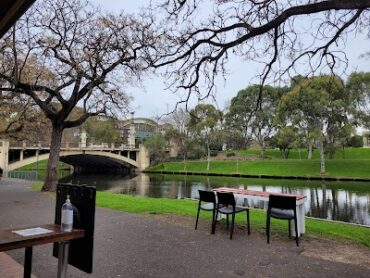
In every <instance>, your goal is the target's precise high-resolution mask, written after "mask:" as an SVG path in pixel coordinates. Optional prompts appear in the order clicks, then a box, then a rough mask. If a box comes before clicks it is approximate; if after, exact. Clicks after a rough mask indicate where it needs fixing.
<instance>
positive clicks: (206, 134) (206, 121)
mask: <svg viewBox="0 0 370 278" xmlns="http://www.w3.org/2000/svg"><path fill="white" fill-rule="evenodd" d="M221 119H222V112H221V111H219V110H218V109H217V108H216V107H214V106H213V105H212V104H198V105H197V106H195V108H194V109H192V110H191V111H190V119H189V122H188V128H189V129H190V131H191V132H192V134H193V136H194V138H196V139H198V140H200V141H201V142H202V143H204V145H205V148H206V151H207V171H209V168H210V161H211V148H210V147H211V143H212V140H211V139H212V138H213V136H211V133H212V132H213V131H214V130H215V129H216V128H217V127H218V126H220V123H221Z"/></svg>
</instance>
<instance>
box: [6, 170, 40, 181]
mask: <svg viewBox="0 0 370 278" xmlns="http://www.w3.org/2000/svg"><path fill="white" fill-rule="evenodd" d="M3 176H4V177H5V178H10V179H21V180H30V181H36V180H38V173H37V171H4V173H3Z"/></svg>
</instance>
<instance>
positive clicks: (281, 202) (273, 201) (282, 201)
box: [269, 195, 296, 209]
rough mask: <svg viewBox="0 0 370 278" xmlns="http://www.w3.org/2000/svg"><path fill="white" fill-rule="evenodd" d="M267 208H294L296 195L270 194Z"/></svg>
mask: <svg viewBox="0 0 370 278" xmlns="http://www.w3.org/2000/svg"><path fill="white" fill-rule="evenodd" d="M269 208H279V209H295V208H296V197H295V196H283V195H270V196H269Z"/></svg>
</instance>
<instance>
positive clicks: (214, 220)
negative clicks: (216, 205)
mask: <svg viewBox="0 0 370 278" xmlns="http://www.w3.org/2000/svg"><path fill="white" fill-rule="evenodd" d="M215 216H216V213H215V210H213V211H212V225H211V234H214V233H215V230H216V217H215Z"/></svg>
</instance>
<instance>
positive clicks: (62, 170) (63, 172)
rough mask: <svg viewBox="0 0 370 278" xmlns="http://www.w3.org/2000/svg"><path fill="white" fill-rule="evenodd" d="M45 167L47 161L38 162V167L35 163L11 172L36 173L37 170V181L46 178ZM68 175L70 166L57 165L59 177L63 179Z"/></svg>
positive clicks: (61, 163)
mask: <svg viewBox="0 0 370 278" xmlns="http://www.w3.org/2000/svg"><path fill="white" fill-rule="evenodd" d="M47 166H48V164H47V160H40V161H39V163H38V165H37V163H32V164H28V165H25V166H23V167H21V168H18V169H16V170H14V171H11V172H24V171H36V170H37V169H38V180H44V179H45V178H46V169H47ZM14 174H15V173H14ZM69 174H70V165H68V164H66V163H64V162H61V161H60V162H59V164H58V175H59V177H64V176H67V175H69ZM15 177H16V176H15Z"/></svg>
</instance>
